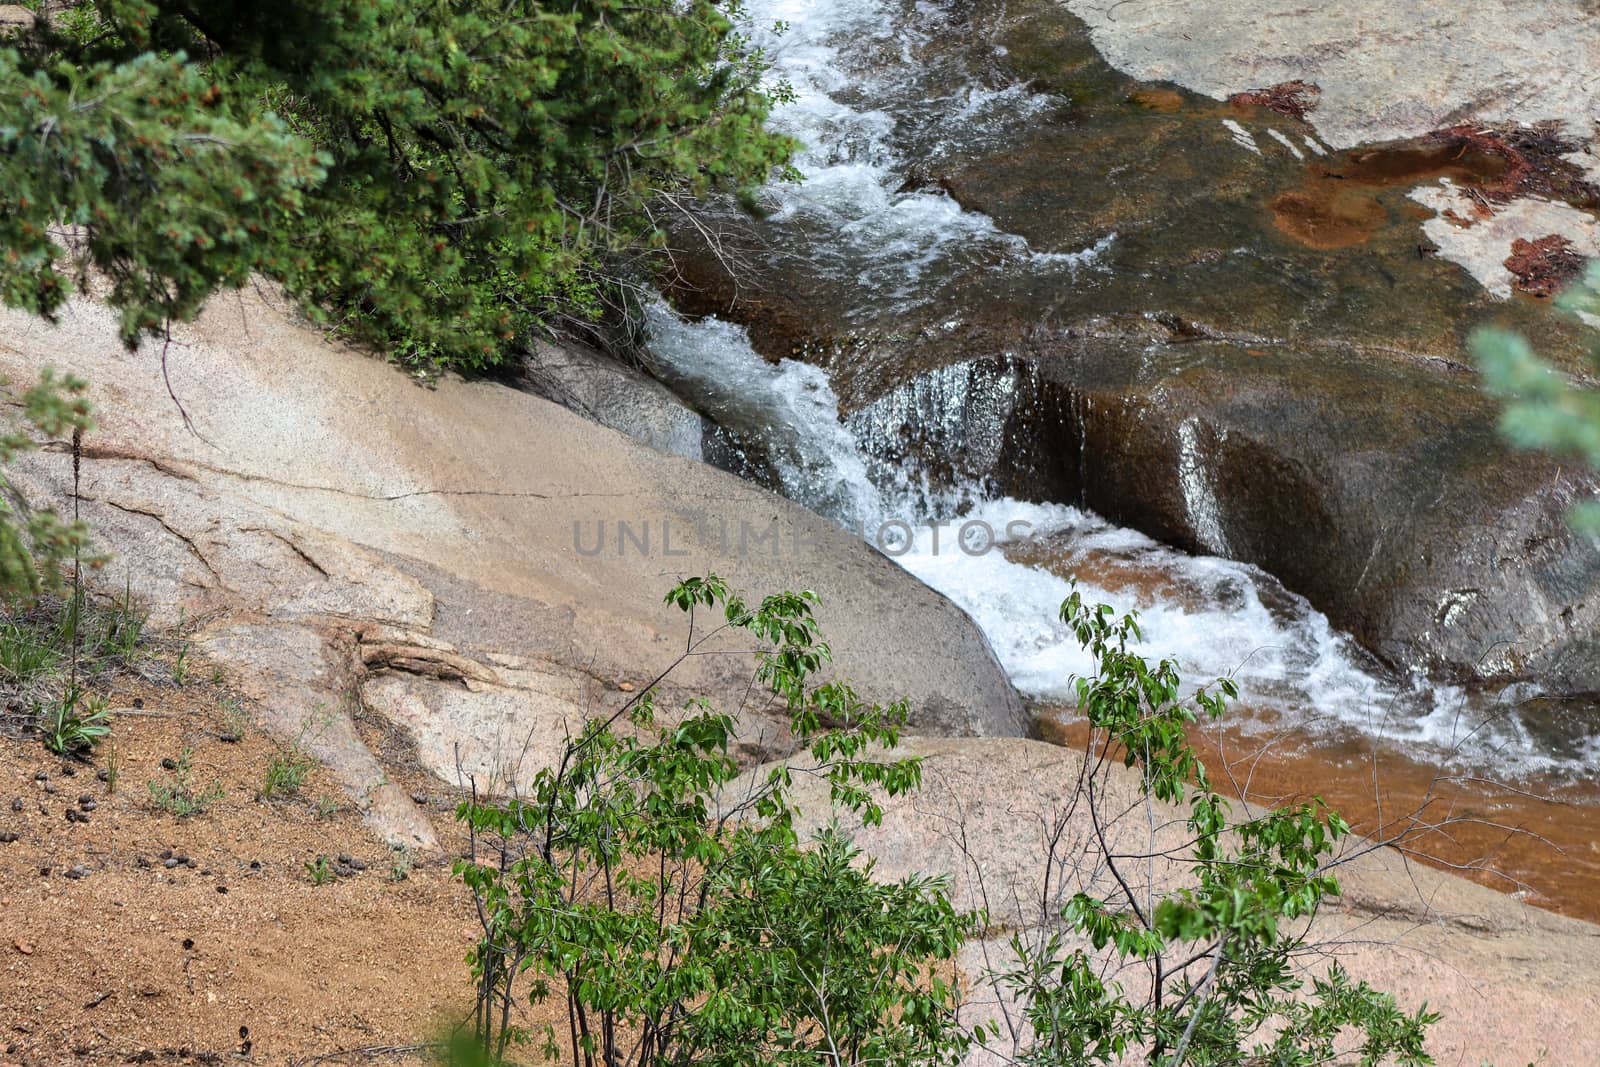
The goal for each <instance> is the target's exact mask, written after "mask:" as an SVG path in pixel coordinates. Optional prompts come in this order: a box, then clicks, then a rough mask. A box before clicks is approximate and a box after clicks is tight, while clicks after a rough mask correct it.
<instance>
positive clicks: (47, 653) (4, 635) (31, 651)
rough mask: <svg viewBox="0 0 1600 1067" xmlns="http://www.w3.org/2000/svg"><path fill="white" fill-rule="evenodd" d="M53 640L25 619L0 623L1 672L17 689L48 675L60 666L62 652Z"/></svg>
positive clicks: (51, 634)
mask: <svg viewBox="0 0 1600 1067" xmlns="http://www.w3.org/2000/svg"><path fill="white" fill-rule="evenodd" d="M53 638H54V634H53V633H50V632H48V631H44V632H42V631H41V628H40V627H39V626H38V625H37V624H33V623H30V622H29V621H27V620H25V619H20V618H14V617H11V618H6V619H5V620H3V621H0V671H3V672H5V676H6V678H7V679H8V680H10V681H11V682H13V683H16V684H18V685H25V684H27V683H28V682H31V681H33V680H34V679H35V678H38V677H40V676H41V675H45V674H49V673H50V672H51V671H53V670H55V669H56V665H57V664H59V663H60V662H61V649H60V648H59V647H58V646H57V645H56V642H55V640H54V639H53Z"/></svg>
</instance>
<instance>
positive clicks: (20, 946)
mask: <svg viewBox="0 0 1600 1067" xmlns="http://www.w3.org/2000/svg"><path fill="white" fill-rule="evenodd" d="M11 944H12V946H13V947H14V948H15V949H16V950H17V951H18V952H20V953H22V954H23V955H24V956H31V955H33V942H31V941H23V940H20V939H19V940H16V941H13V942H11Z"/></svg>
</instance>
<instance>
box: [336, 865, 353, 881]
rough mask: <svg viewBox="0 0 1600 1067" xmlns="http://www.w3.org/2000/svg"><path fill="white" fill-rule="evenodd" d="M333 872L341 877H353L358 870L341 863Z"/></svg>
mask: <svg viewBox="0 0 1600 1067" xmlns="http://www.w3.org/2000/svg"><path fill="white" fill-rule="evenodd" d="M333 873H334V874H337V875H338V876H339V877H340V878H352V877H354V876H355V873H356V872H355V871H353V870H352V869H350V868H349V867H346V866H345V865H344V864H342V863H341V864H339V865H338V866H337V867H335V868H334V869H333Z"/></svg>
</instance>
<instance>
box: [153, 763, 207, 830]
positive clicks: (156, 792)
mask: <svg viewBox="0 0 1600 1067" xmlns="http://www.w3.org/2000/svg"><path fill="white" fill-rule="evenodd" d="M193 759H194V750H193V749H190V748H185V749H184V750H183V751H182V752H181V753H180V754H179V755H178V758H177V759H176V760H175V761H173V766H172V769H171V771H170V772H169V773H168V775H167V777H166V778H165V779H164V780H161V781H152V782H150V783H149V785H150V802H151V803H152V804H154V805H155V806H156V807H157V808H158V809H159V810H161V811H164V812H166V813H168V814H169V815H175V816H177V817H178V818H180V819H186V818H188V817H189V816H191V815H200V814H203V813H204V812H206V811H207V810H208V809H209V808H210V807H211V805H213V804H215V803H216V802H217V801H219V800H221V799H222V797H223V789H222V783H221V782H218V781H213V782H212V783H211V785H209V786H207V787H205V788H201V787H200V786H199V785H197V784H196V782H195V779H194V767H193Z"/></svg>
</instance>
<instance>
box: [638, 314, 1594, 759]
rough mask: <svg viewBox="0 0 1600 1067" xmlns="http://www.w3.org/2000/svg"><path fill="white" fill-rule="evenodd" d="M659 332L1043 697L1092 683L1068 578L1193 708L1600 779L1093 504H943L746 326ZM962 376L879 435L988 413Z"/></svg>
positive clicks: (791, 477) (660, 325)
mask: <svg viewBox="0 0 1600 1067" xmlns="http://www.w3.org/2000/svg"><path fill="white" fill-rule="evenodd" d="M647 330H648V333H649V337H650V344H649V348H650V353H651V355H652V359H653V363H654V369H655V370H656V372H657V373H658V374H659V375H660V376H661V377H662V378H663V379H664V380H665V381H666V382H667V383H668V384H669V385H670V386H672V387H673V388H674V389H675V390H676V391H678V392H679V393H680V394H681V395H684V396H686V397H687V398H689V399H690V400H691V401H692V402H693V403H695V405H696V406H697V407H699V408H700V409H701V410H702V411H705V412H706V413H707V414H708V415H710V416H711V417H712V418H713V419H715V420H717V421H718V422H720V423H722V424H723V425H725V426H727V427H729V428H730V429H732V430H734V431H735V432H737V433H742V434H746V435H750V436H751V437H753V438H756V439H759V440H760V441H761V442H762V443H763V445H764V446H765V447H766V448H767V449H768V450H769V451H770V458H771V461H772V466H773V469H774V470H775V472H776V475H777V478H778V481H779V483H780V484H779V486H778V488H779V489H780V491H781V492H783V494H784V495H785V496H788V497H790V498H791V499H793V500H795V501H797V502H799V503H801V504H804V505H805V506H807V507H809V508H811V509H812V510H814V511H817V512H818V513H819V514H823V515H826V516H828V517H829V518H832V519H834V520H836V521H838V522H839V523H840V524H841V525H843V526H845V527H846V528H848V529H853V530H856V531H858V532H860V533H861V534H863V535H864V536H865V537H866V539H867V540H868V541H869V542H872V543H874V544H876V545H877V547H878V548H879V549H880V550H881V551H883V552H884V554H885V555H887V556H888V557H889V558H891V559H893V560H894V561H895V562H896V563H898V564H899V565H900V566H901V567H903V568H905V569H906V570H907V571H909V572H910V573H912V574H914V575H916V576H917V577H918V578H920V579H921V580H922V581H923V582H924V583H926V584H927V585H929V586H930V587H932V588H933V589H936V590H938V591H939V592H941V593H943V594H944V595H945V596H947V597H949V598H950V599H951V600H952V601H953V602H954V603H956V604H957V605H959V606H960V607H961V608H962V609H963V610H965V611H966V612H967V613H968V614H969V615H971V616H972V618H973V621H974V622H975V623H976V624H977V625H978V627H979V629H980V630H982V631H983V633H984V635H985V636H986V637H987V638H988V640H989V643H990V645H991V646H992V647H993V649H994V651H995V655H996V656H997V658H998V659H999V661H1000V663H1001V665H1002V666H1003V667H1004V668H1005V670H1006V672H1007V674H1008V675H1009V676H1010V678H1011V679H1012V681H1013V683H1014V684H1015V685H1016V686H1017V688H1018V689H1019V690H1020V691H1022V692H1023V693H1024V694H1026V695H1028V696H1030V697H1033V698H1036V699H1039V700H1041V701H1047V702H1048V701H1061V702H1070V700H1071V697H1072V688H1071V686H1072V679H1073V678H1074V676H1076V675H1081V674H1083V673H1085V672H1087V671H1088V670H1090V669H1091V667H1092V663H1091V661H1090V659H1089V657H1088V655H1087V653H1085V652H1084V650H1083V649H1082V648H1080V647H1079V646H1078V644H1077V643H1076V641H1075V640H1074V639H1073V636H1072V634H1071V633H1070V631H1068V629H1067V628H1066V627H1065V626H1064V625H1063V624H1062V623H1061V622H1060V621H1059V619H1058V615H1057V613H1058V611H1059V609H1060V606H1061V602H1062V601H1063V600H1064V599H1066V597H1067V596H1068V595H1069V593H1070V592H1071V590H1072V588H1073V586H1072V585H1071V582H1070V581H1069V579H1068V578H1067V577H1064V576H1063V575H1064V574H1066V575H1074V576H1076V580H1077V588H1078V589H1079V591H1080V592H1082V593H1083V595H1084V596H1085V598H1086V599H1088V600H1090V601H1093V602H1099V603H1106V604H1110V605H1111V606H1112V607H1113V608H1114V609H1115V610H1116V611H1118V612H1119V613H1123V612H1130V611H1137V612H1138V613H1139V616H1140V627H1141V630H1142V632H1143V641H1142V642H1141V643H1140V644H1139V645H1138V646H1137V649H1136V650H1137V651H1138V652H1139V653H1140V654H1141V655H1144V656H1146V657H1147V658H1150V659H1160V658H1169V659H1171V660H1173V661H1174V662H1175V663H1176V664H1177V665H1178V667H1179V669H1180V672H1181V673H1182V675H1183V677H1184V679H1185V682H1186V685H1188V686H1189V687H1190V689H1191V691H1192V688H1193V687H1196V686H1198V685H1200V684H1205V683H1209V682H1211V681H1213V680H1214V679H1216V678H1218V677H1222V676H1228V677H1231V678H1232V679H1233V680H1234V681H1235V682H1236V683H1237V684H1238V685H1239V688H1240V701H1239V704H1240V705H1241V706H1242V707H1243V708H1245V709H1246V715H1247V716H1254V717H1255V719H1254V721H1256V722H1257V723H1258V724H1262V725H1270V726H1272V727H1274V728H1275V727H1278V726H1282V725H1290V726H1294V727H1297V728H1301V729H1305V730H1309V731H1311V732H1313V733H1315V732H1318V731H1325V730H1330V729H1332V730H1341V729H1342V730H1354V731H1358V732H1360V733H1361V734H1363V735H1366V736H1376V737H1382V738H1384V739H1387V740H1389V741H1391V742H1401V743H1406V744H1415V745H1422V746H1426V747H1427V748H1429V749H1430V750H1432V751H1433V752H1434V754H1435V758H1436V759H1438V760H1439V761H1440V762H1441V763H1446V764H1449V763H1459V764H1463V765H1466V766H1470V767H1473V768H1476V769H1479V770H1484V771H1489V772H1492V773H1496V774H1506V775H1519V776H1520V775H1530V774H1536V773H1550V772H1554V773H1557V774H1559V775H1561V776H1564V777H1590V776H1592V774H1593V772H1592V771H1591V770H1590V768H1591V767H1592V766H1593V760H1594V758H1595V757H1596V756H1597V755H1600V743H1594V742H1587V741H1585V742H1582V743H1579V744H1577V745H1576V746H1574V748H1573V750H1572V751H1568V752H1561V753H1551V752H1548V751H1545V750H1543V748H1542V747H1541V745H1540V744H1539V743H1537V741H1536V739H1535V738H1534V737H1533V736H1532V734H1531V733H1530V732H1529V730H1528V728H1527V725H1526V724H1525V723H1524V722H1523V721H1522V720H1521V719H1520V718H1519V715H1518V704H1519V702H1520V701H1522V700H1523V699H1525V698H1526V697H1527V696H1529V693H1528V692H1527V691H1526V690H1525V689H1521V688H1515V687H1514V688H1511V689H1508V690H1505V691H1504V692H1502V693H1501V694H1498V696H1494V697H1490V696H1485V695H1483V694H1468V693H1466V692H1464V691H1463V690H1460V689H1456V688H1452V687H1444V686H1436V685H1431V684H1428V683H1427V682H1426V681H1425V680H1422V679H1414V678H1405V677H1399V676H1396V675H1394V674H1393V673H1391V672H1388V671H1385V670H1384V669H1383V668H1382V667H1381V666H1380V665H1379V664H1377V663H1376V662H1375V661H1374V660H1373V659H1372V658H1371V657H1370V656H1368V655H1366V654H1365V653H1364V652H1363V651H1362V650H1361V649H1360V648H1359V646H1357V645H1356V643H1355V642H1354V641H1353V640H1352V639H1351V638H1350V637H1349V636H1348V635H1346V634H1343V633H1341V632H1339V631H1338V630H1337V629H1335V628H1334V627H1333V625H1332V624H1331V623H1330V622H1329V621H1328V619H1327V617H1326V616H1324V615H1323V614H1322V613H1320V612H1318V611H1316V610H1315V609H1314V608H1313V607H1312V606H1311V605H1310V604H1309V603H1307V602H1306V601H1305V600H1304V599H1303V598H1301V597H1298V596H1296V595H1294V594H1292V593H1290V592H1288V591H1286V590H1284V589H1283V588H1282V587H1281V586H1280V585H1278V584H1277V583H1276V581H1274V580H1273V579H1272V578H1271V576H1270V575H1267V574H1265V573H1264V572H1262V571H1260V570H1258V569H1257V568H1254V567H1251V566H1249V565H1246V564H1242V563H1237V562H1234V561H1231V560H1227V559H1221V558H1217V557H1212V556H1191V555H1187V554H1185V553H1182V552H1179V551H1177V550H1176V549H1173V548H1170V547H1168V546H1166V545H1163V544H1161V543H1159V542H1157V541H1154V540H1152V539H1151V538H1148V537H1146V536H1144V535H1143V534H1140V533H1137V532H1136V531H1133V530H1129V529H1126V528H1122V527H1118V526H1115V525H1112V524H1111V523H1109V522H1107V521H1106V520H1104V519H1103V518H1101V517H1100V516H1098V515H1095V514H1093V513H1092V512H1088V511H1085V510H1082V509H1079V508H1076V507H1071V506H1068V505H1064V504H1050V503H1030V502H1026V501H1020V500H1016V499H1011V498H1008V497H1001V498H995V497H992V496H987V495H985V493H984V492H983V490H982V488H981V486H978V485H975V484H965V485H958V486H955V487H953V488H952V487H946V488H939V487H936V486H935V485H934V484H932V482H931V480H930V479H929V478H928V477H926V476H924V475H923V474H920V473H919V472H917V471H915V470H911V471H907V470H906V469H905V468H904V467H901V466H895V465H890V464H884V463H877V462H874V461H873V459H872V457H870V456H869V455H867V454H865V453H864V452H863V450H862V447H861V444H860V441H859V440H858V437H857V434H856V433H853V432H852V430H851V427H850V426H849V425H847V424H846V422H845V421H843V420H842V419H841V418H840V415H839V409H838V398H837V397H836V396H835V394H834V392H833V389H832V387H831V385H830V384H829V382H828V377H827V375H826V373H825V372H824V371H823V370H822V369H821V368H819V367H816V366H813V365H811V364H807V363H802V362H798V361H795V360H787V359H786V360H780V361H778V362H777V363H769V362H767V361H766V360H763V359H762V358H761V357H760V356H759V355H758V354H757V353H756V352H755V351H754V350H753V349H752V348H751V347H750V342H749V337H748V335H747V333H746V331H745V330H744V328H743V327H739V326H735V325H732V324H730V323H726V322H722V321H719V320H717V319H714V318H707V319H704V320H701V321H700V322H696V323H689V322H685V321H683V320H682V319H680V318H679V317H678V316H677V315H676V314H675V313H674V312H673V311H672V310H671V309H670V308H668V307H667V306H666V305H665V304H664V303H657V304H656V305H654V306H653V307H651V308H650V309H649V312H648V319H647ZM963 373H964V368H946V369H945V370H944V371H941V372H935V374H933V375H930V376H928V377H929V379H930V380H932V381H933V384H932V385H929V384H928V383H926V382H924V383H922V386H921V388H920V391H919V388H918V386H917V385H916V384H915V383H914V384H913V385H912V386H910V387H908V388H907V389H906V390H902V391H901V393H900V394H899V399H898V400H897V401H896V400H893V399H891V400H890V401H889V402H886V403H880V404H878V405H875V406H874V420H875V423H874V426H875V430H874V432H875V433H880V434H884V435H885V436H888V437H892V430H893V426H888V427H885V426H884V422H885V421H888V422H891V423H892V422H893V421H894V420H895V419H901V420H905V421H906V422H907V423H912V422H915V421H916V420H918V419H922V418H929V419H934V420H937V419H939V418H940V417H941V415H940V412H939V411H938V410H937V408H938V406H939V405H940V404H942V403H949V404H959V403H967V402H970V401H972V399H973V398H972V397H970V396H969V395H968V394H967V392H966V391H965V390H964V388H963V383H964V382H965V381H966V379H965V378H963V377H962V375H963ZM1005 393H1006V387H1005V384H1004V382H1000V383H997V384H996V387H995V391H994V396H993V397H990V398H989V399H999V400H1000V401H1001V402H1002V403H1003V400H1004V396H1005ZM979 402H982V401H981V400H980V401H979ZM925 409H926V410H925ZM948 421H949V422H951V423H952V424H954V423H970V422H973V421H976V422H977V423H978V424H982V423H983V421H984V420H981V419H980V420H970V419H967V418H965V416H964V415H956V416H953V417H950V418H949V419H948ZM858 428H859V427H858ZM975 444H976V443H975ZM963 530H965V531H966V532H967V533H968V535H969V543H967V544H963V543H962V541H961V534H962V532H963ZM974 542H975V543H974ZM980 547H982V548H986V549H987V550H982V551H980V550H976V549H978V548H980ZM1097 576H1098V577H1099V579H1100V580H1098V581H1097V580H1096V577H1097ZM1245 721H1246V725H1248V724H1249V722H1250V721H1252V720H1251V719H1249V718H1247V719H1246V720H1245Z"/></svg>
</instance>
